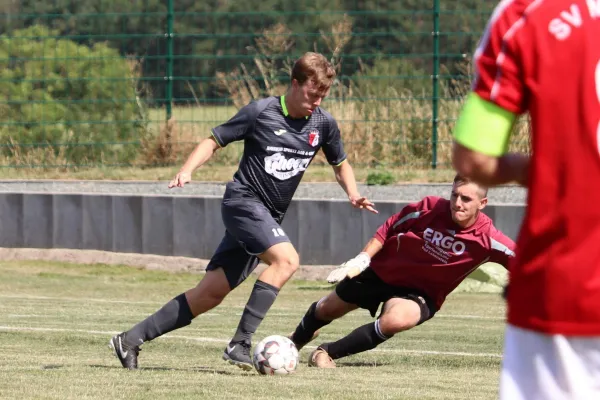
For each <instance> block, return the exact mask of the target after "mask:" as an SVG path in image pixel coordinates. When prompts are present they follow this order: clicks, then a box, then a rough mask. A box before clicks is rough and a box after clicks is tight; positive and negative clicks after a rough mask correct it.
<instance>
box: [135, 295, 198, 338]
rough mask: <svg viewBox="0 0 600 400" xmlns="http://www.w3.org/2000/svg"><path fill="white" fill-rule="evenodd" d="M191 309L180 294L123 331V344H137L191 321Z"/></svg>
mask: <svg viewBox="0 0 600 400" xmlns="http://www.w3.org/2000/svg"><path fill="white" fill-rule="evenodd" d="M193 318H194V316H193V315H192V311H191V310H190V306H189V304H188V302H187V299H186V298H185V293H182V294H180V295H179V296H177V297H175V298H174V299H173V300H171V301H169V302H168V303H167V304H165V305H164V306H163V307H162V308H161V309H160V310H158V311H157V312H155V313H154V314H152V315H151V316H149V317H148V318H146V319H145V320H143V321H142V322H140V323H139V324H137V325H136V326H134V327H133V328H131V329H130V330H128V331H127V332H125V340H124V341H125V344H127V345H128V346H139V345H141V344H142V343H144V342H148V341H150V340H152V339H155V338H157V337H159V336H161V335H164V334H165V333H167V332H171V331H172V330H175V329H179V328H182V327H184V326H187V325H189V324H191V323H192V319H193Z"/></svg>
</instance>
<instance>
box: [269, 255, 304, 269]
mask: <svg viewBox="0 0 600 400" xmlns="http://www.w3.org/2000/svg"><path fill="white" fill-rule="evenodd" d="M274 264H275V265H277V267H278V268H282V269H284V270H286V271H289V272H291V273H294V272H296V271H297V270H298V268H300V257H298V255H297V254H290V255H286V256H285V257H282V258H280V259H278V260H276V261H275V262H274Z"/></svg>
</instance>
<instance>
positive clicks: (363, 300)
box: [335, 268, 437, 325]
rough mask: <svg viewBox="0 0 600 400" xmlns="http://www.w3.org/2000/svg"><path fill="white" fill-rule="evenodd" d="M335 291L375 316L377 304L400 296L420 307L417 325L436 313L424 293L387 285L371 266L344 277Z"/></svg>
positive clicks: (342, 297)
mask: <svg viewBox="0 0 600 400" xmlns="http://www.w3.org/2000/svg"><path fill="white" fill-rule="evenodd" d="M335 293H336V294H337V295H338V297H339V298H340V299H342V300H343V301H345V302H346V303H350V304H356V305H357V306H359V307H360V308H364V309H366V310H369V312H370V313H371V316H372V317H375V314H377V310H378V309H379V305H380V304H382V303H385V302H386V301H388V300H389V299H393V298H400V299H407V300H412V301H414V302H415V303H417V304H418V305H419V308H420V309H421V318H420V319H419V323H418V324H417V325H420V324H422V323H423V322H425V321H427V320H428V319H430V318H431V317H433V315H434V314H435V313H436V311H437V309H436V307H435V304H434V303H433V302H432V301H431V299H429V297H427V296H426V295H425V294H423V293H421V292H419V291H418V290H415V289H410V288H403V287H397V286H392V285H388V284H387V283H385V282H384V281H382V280H381V279H380V278H379V277H378V276H377V274H375V272H373V270H372V269H371V268H367V269H366V270H364V271H363V272H362V273H361V274H359V275H357V276H355V277H354V278H352V279H344V280H343V281H341V282H340V283H339V284H338V285H337V287H336V288H335Z"/></svg>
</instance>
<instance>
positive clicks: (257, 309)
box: [231, 280, 279, 343]
mask: <svg viewBox="0 0 600 400" xmlns="http://www.w3.org/2000/svg"><path fill="white" fill-rule="evenodd" d="M278 293H279V289H277V288H276V287H275V286H272V285H269V284H268V283H265V282H262V281H258V280H257V281H256V283H255V284H254V288H253V289H252V293H251V294H250V298H249V299H248V303H246V307H245V308H244V312H243V313H242V318H241V319H240V323H239V325H238V328H237V331H236V332H235V335H234V336H233V339H231V341H232V342H247V343H250V342H251V339H252V335H253V334H254V332H256V330H257V329H258V326H259V325H260V323H261V322H262V320H263V318H264V317H265V315H267V312H268V311H269V308H271V306H272V305H273V303H274V302H275V298H277V294H278Z"/></svg>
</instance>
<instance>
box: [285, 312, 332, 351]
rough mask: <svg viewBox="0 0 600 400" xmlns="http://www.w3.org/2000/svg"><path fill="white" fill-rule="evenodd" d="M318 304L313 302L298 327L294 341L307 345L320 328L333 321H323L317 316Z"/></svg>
mask: <svg viewBox="0 0 600 400" xmlns="http://www.w3.org/2000/svg"><path fill="white" fill-rule="evenodd" d="M317 304H318V303H317V302H314V303H312V304H311V306H310V307H309V308H308V311H307V312H306V314H304V317H303V318H302V321H300V323H299V324H298V326H297V327H296V330H295V331H294V334H293V336H292V341H293V342H294V343H296V344H298V345H302V346H303V345H305V344H306V343H308V342H310V339H312V337H313V335H314V333H315V332H316V331H317V330H318V329H320V328H322V327H324V326H325V325H329V324H330V323H331V321H322V320H320V319H318V318H317Z"/></svg>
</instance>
